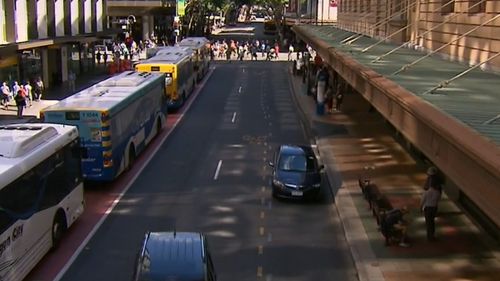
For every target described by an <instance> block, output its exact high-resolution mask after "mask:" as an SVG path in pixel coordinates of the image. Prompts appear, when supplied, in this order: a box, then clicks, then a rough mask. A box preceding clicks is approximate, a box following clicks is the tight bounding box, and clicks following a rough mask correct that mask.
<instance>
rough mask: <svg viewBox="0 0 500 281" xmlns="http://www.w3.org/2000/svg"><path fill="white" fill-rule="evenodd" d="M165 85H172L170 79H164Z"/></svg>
mask: <svg viewBox="0 0 500 281" xmlns="http://www.w3.org/2000/svg"><path fill="white" fill-rule="evenodd" d="M165 84H167V86H170V85H172V77H167V78H165Z"/></svg>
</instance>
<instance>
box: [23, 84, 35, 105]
mask: <svg viewBox="0 0 500 281" xmlns="http://www.w3.org/2000/svg"><path fill="white" fill-rule="evenodd" d="M24 90H25V91H26V103H27V104H29V106H30V107H31V106H33V87H32V86H31V84H30V81H27V82H26V84H24Z"/></svg>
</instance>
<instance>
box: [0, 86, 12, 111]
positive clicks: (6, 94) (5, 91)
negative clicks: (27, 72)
mask: <svg viewBox="0 0 500 281" xmlns="http://www.w3.org/2000/svg"><path fill="white" fill-rule="evenodd" d="M0 90H1V91H2V106H3V107H4V108H5V109H9V102H10V97H11V96H12V94H11V92H10V88H9V86H8V85H7V82H3V84H2V87H0Z"/></svg>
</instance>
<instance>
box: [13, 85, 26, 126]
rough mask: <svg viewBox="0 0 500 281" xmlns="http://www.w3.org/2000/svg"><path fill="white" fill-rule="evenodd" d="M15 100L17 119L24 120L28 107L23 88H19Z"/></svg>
mask: <svg viewBox="0 0 500 281" xmlns="http://www.w3.org/2000/svg"><path fill="white" fill-rule="evenodd" d="M14 100H15V101H16V106H17V118H19V119H22V118H23V110H24V107H25V106H26V91H25V90H24V88H22V87H20V88H19V90H18V91H17V94H16V96H15V97H14Z"/></svg>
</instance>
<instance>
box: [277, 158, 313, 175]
mask: <svg viewBox="0 0 500 281" xmlns="http://www.w3.org/2000/svg"><path fill="white" fill-rule="evenodd" d="M278 167H279V169H280V170H283V171H294V172H307V171H310V170H313V169H314V167H315V165H314V158H313V157H305V156H303V155H282V156H281V157H280V159H279V163H278Z"/></svg>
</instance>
